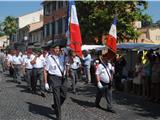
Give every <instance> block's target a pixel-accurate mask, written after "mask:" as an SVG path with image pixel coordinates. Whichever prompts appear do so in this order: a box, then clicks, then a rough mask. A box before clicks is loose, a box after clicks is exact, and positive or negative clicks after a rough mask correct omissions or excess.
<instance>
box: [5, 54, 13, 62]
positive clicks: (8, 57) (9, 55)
mask: <svg viewBox="0 0 160 120" xmlns="http://www.w3.org/2000/svg"><path fill="white" fill-rule="evenodd" d="M12 57H13V56H12V55H11V54H8V55H7V57H6V58H7V60H8V62H11V61H12Z"/></svg>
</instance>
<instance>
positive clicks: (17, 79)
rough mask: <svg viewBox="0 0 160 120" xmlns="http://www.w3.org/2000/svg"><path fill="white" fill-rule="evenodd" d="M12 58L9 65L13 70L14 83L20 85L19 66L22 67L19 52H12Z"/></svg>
mask: <svg viewBox="0 0 160 120" xmlns="http://www.w3.org/2000/svg"><path fill="white" fill-rule="evenodd" d="M13 54H14V55H13V57H12V60H11V65H12V67H13V69H14V73H13V74H14V75H13V76H14V80H15V82H17V83H18V84H21V82H20V80H21V65H22V58H21V56H20V55H19V51H18V50H14V52H13Z"/></svg>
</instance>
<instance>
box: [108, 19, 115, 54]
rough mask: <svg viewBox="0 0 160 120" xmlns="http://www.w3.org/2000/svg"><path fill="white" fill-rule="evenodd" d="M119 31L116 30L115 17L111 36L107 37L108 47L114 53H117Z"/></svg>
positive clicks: (110, 32)
mask: <svg viewBox="0 0 160 120" xmlns="http://www.w3.org/2000/svg"><path fill="white" fill-rule="evenodd" d="M116 40H117V29H116V17H114V21H113V24H112V25H111V28H110V31H109V35H108V36H107V42H106V45H107V46H108V47H109V48H110V49H111V50H112V51H113V52H114V53H116V51H117V45H116Z"/></svg>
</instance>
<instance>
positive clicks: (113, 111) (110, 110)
mask: <svg viewBox="0 0 160 120" xmlns="http://www.w3.org/2000/svg"><path fill="white" fill-rule="evenodd" d="M107 112H111V113H116V111H115V110H112V109H107Z"/></svg>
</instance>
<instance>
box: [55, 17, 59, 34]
mask: <svg viewBox="0 0 160 120" xmlns="http://www.w3.org/2000/svg"><path fill="white" fill-rule="evenodd" d="M55 34H58V21H57V20H56V21H55Z"/></svg>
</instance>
